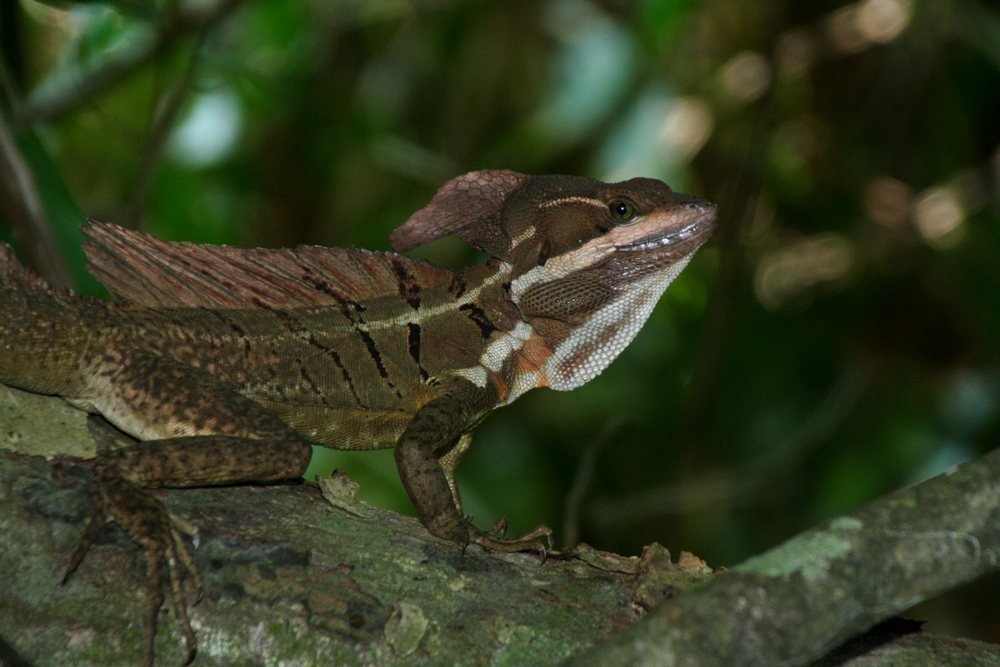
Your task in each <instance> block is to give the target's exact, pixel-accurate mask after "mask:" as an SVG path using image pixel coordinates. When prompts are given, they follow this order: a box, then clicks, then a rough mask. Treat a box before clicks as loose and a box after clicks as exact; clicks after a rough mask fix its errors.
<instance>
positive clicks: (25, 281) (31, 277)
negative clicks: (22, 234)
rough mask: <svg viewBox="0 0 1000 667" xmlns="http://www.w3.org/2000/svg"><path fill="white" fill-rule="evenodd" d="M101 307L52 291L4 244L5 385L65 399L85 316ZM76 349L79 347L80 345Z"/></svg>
mask: <svg viewBox="0 0 1000 667" xmlns="http://www.w3.org/2000/svg"><path fill="white" fill-rule="evenodd" d="M93 301H96V299H91V298H89V297H82V296H80V295H77V294H74V293H73V292H72V291H70V290H68V289H66V288H65V287H60V286H57V285H49V284H48V283H47V282H46V281H44V280H43V279H42V278H40V277H38V276H37V275H35V274H34V273H32V272H31V271H29V270H28V269H27V268H25V267H24V266H23V265H22V264H21V262H20V261H19V260H18V259H17V255H15V254H14V249H13V248H11V247H10V246H9V245H7V244H5V243H0V383H4V384H8V385H11V386H14V387H19V388H21V389H27V390H28V391H35V392H38V393H45V394H55V393H64V392H65V390H66V389H68V388H69V387H68V386H66V385H67V378H66V370H67V369H66V368H65V364H66V363H67V362H68V361H70V360H69V359H68V358H67V355H68V354H73V353H74V352H75V351H76V350H74V349H73V348H74V346H72V345H68V343H69V342H70V341H69V339H70V338H71V337H77V339H78V338H79V334H80V331H81V324H82V321H83V320H84V319H85V318H84V311H85V310H87V308H88V307H89V305H90V303H91V302H93ZM75 347H77V348H78V347H79V345H76V346H75Z"/></svg>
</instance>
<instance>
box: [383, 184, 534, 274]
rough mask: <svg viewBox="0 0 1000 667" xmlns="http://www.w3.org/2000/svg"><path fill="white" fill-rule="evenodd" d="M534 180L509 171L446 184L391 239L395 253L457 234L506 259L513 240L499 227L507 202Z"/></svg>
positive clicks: (480, 248) (473, 244) (472, 244)
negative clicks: (511, 196)
mask: <svg viewBox="0 0 1000 667" xmlns="http://www.w3.org/2000/svg"><path fill="white" fill-rule="evenodd" d="M531 178H532V177H531V176H528V175H526V174H519V173H517V172H515V171H508V170H506V169H485V170H482V171H473V172H469V173H468V174H465V175H463V176H458V177H457V178H453V179H451V180H450V181H448V182H447V183H445V184H444V185H443V186H442V187H441V189H440V190H438V191H437V194H436V195H434V198H433V199H431V201H430V203H429V204H427V206H425V207H424V208H422V209H420V210H419V211H417V212H416V213H414V214H413V215H411V216H410V218H409V219H408V220H407V221H406V222H404V223H403V224H402V225H400V226H399V227H398V228H397V229H396V231H394V232H393V233H392V234H391V235H390V236H389V242H390V243H391V244H392V248H393V250H396V251H397V252H403V251H404V250H409V249H410V248H416V247H417V246H420V245H424V244H425V243H430V242H431V241H436V240H437V239H439V238H443V237H445V236H448V235H449V234H458V237H459V238H461V239H462V240H463V241H465V242H466V243H468V244H469V245H471V246H473V247H474V248H478V249H479V250H482V251H483V252H486V253H489V254H490V255H493V256H494V257H503V256H504V255H505V254H506V253H507V251H508V250H510V243H511V242H510V238H509V237H508V236H507V233H506V232H505V231H504V230H503V229H502V227H501V225H500V220H501V214H502V212H503V206H504V203H505V202H506V201H507V198H508V197H509V196H510V195H511V193H513V192H515V191H516V190H518V189H519V188H521V187H523V186H524V184H525V183H527V182H528V181H529V180H530V179H531Z"/></svg>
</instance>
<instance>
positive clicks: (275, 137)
mask: <svg viewBox="0 0 1000 667" xmlns="http://www.w3.org/2000/svg"><path fill="white" fill-rule="evenodd" d="M212 6H213V0H203V1H201V0H199V1H198V2H194V0H190V1H189V2H180V3H176V2H175V0H163V1H161V2H152V1H150V2H146V1H142V0H120V1H118V2H109V3H96V2H76V3H74V2H69V1H58V2H55V1H54V2H51V3H47V2H46V3H43V2H40V1H39V0H20V3H19V4H15V3H5V4H4V7H5V9H4V10H3V11H2V12H0V21H2V22H0V50H2V52H3V57H4V62H5V77H4V79H5V81H6V83H7V85H6V87H5V89H4V97H3V111H4V113H5V114H9V116H8V117H9V118H11V119H16V120H18V122H20V127H21V133H22V134H21V145H22V150H23V151H24V153H25V155H26V157H27V159H28V161H29V163H30V165H31V166H32V168H33V170H34V172H35V176H36V180H37V181H38V186H39V189H40V191H41V194H42V197H43V200H44V202H45V204H46V206H47V211H48V215H49V217H50V219H51V223H52V224H53V226H54V227H55V228H56V230H57V237H58V238H59V239H60V242H61V243H62V244H63V247H64V250H65V252H66V254H67V257H69V259H70V261H71V263H72V264H73V267H72V268H73V271H74V275H76V276H77V277H78V280H80V283H79V285H78V286H79V287H81V288H82V289H84V290H85V291H88V292H94V290H95V289H97V288H96V287H95V286H94V285H93V284H92V282H85V281H84V280H83V279H82V278H81V276H82V265H83V257H82V254H81V253H80V252H79V249H78V243H79V238H80V237H79V234H78V233H77V232H76V231H75V230H76V227H77V225H79V224H81V223H82V222H83V219H84V214H83V213H81V211H83V212H85V213H86V214H87V215H93V216H95V217H97V218H100V219H106V220H111V221H117V222H121V223H124V224H132V225H137V226H140V227H142V228H143V229H145V230H147V231H149V232H151V233H153V234H155V235H157V236H160V237H162V238H167V239H178V240H189V241H198V242H210V243H232V244H242V245H264V246H284V245H294V244H297V243H313V244H324V245H357V246H363V247H367V248H372V249H387V247H388V246H387V237H388V234H389V232H390V231H391V230H392V229H393V228H394V227H395V226H396V225H398V224H399V223H401V222H402V221H403V220H404V219H406V217H407V216H408V215H409V214H410V213H412V212H413V211H415V210H417V209H418V208H420V207H421V206H423V205H424V204H425V203H426V202H427V201H428V199H429V198H430V196H431V195H432V194H433V193H434V191H435V189H436V188H437V187H438V186H440V185H441V184H442V183H443V182H444V181H445V180H446V179H448V178H450V177H452V176H454V175H457V174H459V173H462V172H464V171H468V170H471V169H476V168H488V167H502V168H509V169H515V170H519V171H526V172H531V173H570V174H580V175H587V176H592V177H597V178H602V179H605V180H619V179H623V178H628V177H631V176H637V175H643V176H653V177H660V178H663V179H665V180H667V181H668V182H669V183H671V184H672V185H673V186H674V187H675V188H676V189H679V190H684V191H688V192H692V193H694V194H698V195H701V196H704V197H706V198H708V199H711V200H713V201H715V202H716V203H718V204H719V206H720V210H721V225H720V229H719V231H718V232H717V233H716V236H715V238H714V239H713V240H712V242H710V244H709V245H708V246H707V247H706V248H704V249H702V250H701V251H700V252H699V254H698V256H697V257H696V258H695V260H694V262H693V263H692V265H691V266H690V268H688V269H687V270H686V271H685V272H684V274H682V276H681V277H680V278H679V279H678V280H677V281H676V283H675V284H674V285H672V286H671V288H670V289H669V290H668V293H667V295H666V296H665V298H664V299H663V300H662V301H661V303H660V304H659V306H658V307H657V308H656V310H655V312H654V313H653V316H652V318H651V319H650V322H649V323H648V324H647V325H646V327H645V328H644V329H643V331H642V332H641V334H640V335H639V337H638V338H637V339H636V341H635V342H634V343H633V344H632V345H631V347H629V348H628V349H627V350H626V351H625V353H624V354H623V355H622V356H621V358H620V359H619V360H618V361H616V362H615V363H614V364H613V365H612V366H611V367H610V368H609V369H608V370H607V371H606V372H605V373H604V374H603V375H602V376H601V377H600V378H598V379H596V380H594V381H593V382H591V383H590V384H589V385H587V386H585V387H583V388H581V389H579V390H576V391H573V392H570V393H566V394H561V393H556V392H552V391H548V390H541V391H537V392H531V393H529V394H528V395H527V396H525V397H523V398H521V399H520V400H519V401H517V403H515V404H514V405H513V406H512V407H510V408H505V409H503V410H500V411H498V412H497V413H496V414H495V415H494V416H492V417H491V418H490V419H489V420H488V421H487V422H486V423H485V424H484V425H483V426H482V427H480V429H479V431H478V433H477V436H476V441H475V444H474V446H473V448H472V450H471V452H470V453H469V455H468V456H467V457H466V461H465V462H464V463H463V465H462V466H461V467H460V469H459V479H460V484H461V485H462V488H463V494H464V499H465V501H466V509H467V510H468V511H470V512H472V514H473V515H474V516H475V517H476V520H477V523H480V524H481V525H490V524H492V522H493V521H494V520H495V519H496V518H497V517H498V516H499V515H501V514H507V515H508V516H509V518H510V523H511V531H512V533H518V532H521V531H523V530H526V529H528V528H530V527H533V526H534V525H535V524H536V523H538V522H546V523H549V524H550V525H553V526H555V527H559V526H561V525H562V522H563V519H564V517H565V516H566V515H567V514H566V508H565V506H564V505H565V503H566V498H567V497H569V491H570V489H571V487H573V485H574V483H575V482H576V483H577V486H578V487H580V486H581V485H583V491H584V493H582V494H581V495H580V497H581V498H582V501H581V502H580V503H579V504H578V505H577V506H574V508H573V510H574V511H573V512H572V515H573V516H578V517H579V522H578V525H575V526H570V527H569V529H570V530H572V531H575V530H578V531H579V535H580V537H581V539H583V540H585V541H587V542H589V543H591V544H593V545H595V546H597V547H600V548H605V549H611V550H616V551H619V552H622V553H628V554H632V553H637V552H638V550H639V549H640V548H641V546H642V545H643V544H646V543H648V542H650V541H653V540H656V541H659V542H661V543H663V544H665V545H666V546H668V547H669V548H670V549H671V550H672V551H673V552H674V553H675V554H676V553H677V552H678V551H679V550H681V549H685V550H690V551H693V552H695V553H696V554H698V555H700V556H702V557H703V558H705V559H707V560H708V562H709V563H711V564H712V565H725V564H732V563H735V562H738V561H739V560H741V559H743V558H745V557H747V556H749V555H751V554H753V553H756V552H759V551H761V550H763V549H765V548H767V547H769V546H772V545H774V544H776V543H777V542H779V541H781V540H782V539H785V538H787V537H789V536H791V535H793V534H794V533H796V532H798V531H800V530H802V529H804V528H806V527H808V526H809V525H811V524H813V523H815V522H817V521H819V520H822V519H824V518H827V517H830V516H831V515H834V514H836V513H838V512H841V511H844V510H847V509H849V508H851V507H854V506H856V505H857V504H859V503H863V502H865V501H866V500H868V499H870V498H872V497H874V496H877V495H879V494H882V493H885V492H887V491H889V490H892V489H894V488H897V487H899V486H901V485H905V484H909V483H912V482H914V481H917V480H920V479H923V478H926V477H928V476H930V475H934V474H937V473H939V472H941V471H943V470H944V469H946V468H947V467H949V466H951V465H953V464H955V463H958V462H960V461H963V460H966V459H968V458H971V457H973V456H975V455H977V454H978V453H980V452H983V451H986V450H987V449H989V448H991V447H992V446H993V445H994V444H995V442H996V441H997V436H998V435H1000V419H998V415H997V407H998V401H1000V374H998V350H1000V219H998V205H1000V180H998V170H1000V152H998V145H1000V11H998V10H996V9H994V8H991V7H988V6H987V5H986V4H985V3H980V2H976V1H975V0H954V1H952V2H935V1H932V0H862V1H861V2H859V3H855V4H845V3H842V2H836V1H832V0H810V1H805V2H801V1H800V2H793V1H792V0H763V1H760V2H737V1H736V0H701V1H697V0H603V1H597V0H589V1H588V0H548V1H545V2H528V1H524V0H520V1H513V2H504V3H491V2H486V1H485V0H465V1H462V0H423V1H420V2H416V1H414V2H404V1H403V0H267V1H265V0H257V1H255V2H246V3H244V4H241V5H239V6H236V7H235V8H234V9H233V10H232V11H231V12H227V13H223V14H220V15H219V16H216V17H214V18H212V19H211V20H207V21H205V20H203V21H202V22H203V23H204V25H196V26H195V29H187V30H182V29H180V28H177V26H178V25H182V23H183V22H180V23H178V22H177V19H176V17H177V16H178V15H184V16H186V17H187V18H186V19H185V20H186V21H188V23H191V22H194V23H195V24H197V22H198V20H199V17H201V19H204V17H205V16H207V15H208V14H207V13H208V12H209V10H210V9H211V8H212ZM164 26H167V27H168V28H171V29H169V30H165V29H164ZM157 35H159V36H160V38H162V39H163V46H162V48H158V49H156V50H155V52H154V53H153V55H152V56H151V57H149V58H146V59H143V60H137V61H136V62H135V63H134V66H132V67H131V68H130V69H129V71H128V73H127V75H126V76H124V77H122V78H121V79H120V81H118V82H117V83H116V84H115V85H91V86H89V88H88V86H87V85H85V80H86V77H85V76H84V74H85V73H86V72H88V71H90V70H91V69H93V68H99V67H101V66H102V64H104V63H107V62H109V61H114V60H115V59H116V58H119V57H123V54H127V53H128V52H129V49H134V48H137V47H141V46H142V45H143V44H144V43H145V42H144V40H146V41H148V40H151V39H156V38H157V37H156V36H157ZM188 73H190V76H188ZM74 87H82V89H83V90H82V92H84V93H85V95H83V96H82V102H81V103H79V104H76V105H74V106H72V107H71V108H69V109H67V110H66V111H65V112H59V113H53V112H49V111H47V110H46V107H45V103H46V99H47V96H51V95H52V94H54V93H59V92H60V91H64V90H66V89H73V88H74ZM171 99H173V100H175V101H176V102H177V103H178V105H177V107H176V114H175V117H171V116H169V115H165V114H166V112H167V110H169V109H170V101H171ZM8 222H9V221H8ZM0 235H2V236H3V238H9V237H10V235H9V234H8V233H7V230H6V229H4V228H3V227H0ZM423 255H424V256H426V257H429V258H431V259H432V260H433V261H435V262H438V263H441V264H444V265H447V266H451V267H455V266H461V265H464V264H467V263H470V262H473V261H478V260H479V259H480V257H479V256H477V255H476V253H474V252H472V251H471V250H469V249H467V248H465V247H464V246H463V245H462V244H461V243H460V242H458V241H456V240H454V239H448V240H443V241H440V242H437V243H436V244H433V245H432V246H431V247H429V248H426V249H425V250H424V252H423ZM599 433H603V435H601V437H598V434H599ZM588 452H589V454H590V456H585V453H588ZM587 461H591V462H592V463H591V464H589V465H588V464H587V463H586V462H587ZM328 464H329V465H341V466H344V467H346V468H347V469H348V471H349V472H350V473H351V474H352V476H354V477H355V478H356V479H358V480H359V481H361V482H362V486H363V494H364V495H365V497H366V498H368V499H370V500H373V501H374V502H378V503H380V504H382V505H386V506H390V507H393V508H396V509H400V510H402V511H411V512H412V510H409V509H408V508H407V501H406V498H405V494H403V492H402V489H401V487H400V485H399V482H398V479H397V478H396V475H395V471H394V465H393V463H392V456H391V453H388V452H380V453H361V454H343V453H335V454H333V455H332V458H331V462H329V463H328ZM560 532H565V529H564V531H560ZM984 586H985V588H984ZM998 588H1000V583H998V582H997V581H995V580H994V581H991V582H987V583H986V584H983V585H982V586H977V587H975V590H974V591H971V592H970V591H967V592H966V593H964V594H963V593H960V594H956V595H955V596H953V597H951V598H948V599H947V600H945V601H942V602H940V603H937V606H934V604H931V605H926V606H925V607H923V608H921V610H919V611H918V612H916V613H917V615H924V616H930V617H931V618H933V619H936V620H935V623H937V627H939V628H943V629H945V630H947V631H954V632H965V633H968V634H973V635H975V636H980V637H984V638H987V639H993V640H994V641H1000V616H998V612H997V611H996V609H995V605H992V606H990V608H988V609H984V607H986V606H989V605H987V604H986V603H987V601H988V600H989V599H993V600H995V599H997V593H998ZM984 591H992V593H991V594H990V595H991V596H992V597H990V595H987V594H986V592H984ZM963 601H966V602H968V601H971V602H969V604H966V605H965V606H963ZM935 610H937V612H936V611H935ZM935 613H938V616H935Z"/></svg>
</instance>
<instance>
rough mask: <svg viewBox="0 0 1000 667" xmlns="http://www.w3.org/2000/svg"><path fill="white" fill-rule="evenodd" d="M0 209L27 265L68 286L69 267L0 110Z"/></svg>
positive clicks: (69, 284) (30, 174) (13, 134)
mask: <svg viewBox="0 0 1000 667" xmlns="http://www.w3.org/2000/svg"><path fill="white" fill-rule="evenodd" d="M0 211H2V212H3V216H4V218H5V219H6V220H7V222H8V223H9V224H10V226H11V230H12V231H13V232H14V239H15V240H16V241H17V244H18V246H19V247H20V250H21V252H22V253H24V257H25V259H26V260H27V262H28V264H29V265H30V266H31V268H33V269H34V270H35V271H36V272H37V273H38V275H40V276H42V277H43V278H45V279H46V280H48V281H49V282H51V283H57V284H59V285H65V286H67V287H72V285H73V283H72V278H70V273H69V268H68V267H67V266H66V260H65V259H64V258H63V255H62V252H60V250H59V246H58V245H56V241H55V237H54V236H53V234H52V226H51V225H50V224H49V218H48V215H47V214H46V212H45V208H44V207H43V206H42V200H41V197H39V196H38V187H37V185H36V184H35V176H34V174H32V173H31V169H30V168H29V167H28V163H27V162H25V160H24V156H23V155H21V149H20V148H18V145H17V137H16V133H15V132H14V130H13V128H11V126H10V125H9V124H8V123H7V119H6V117H5V116H4V114H3V113H2V112H0Z"/></svg>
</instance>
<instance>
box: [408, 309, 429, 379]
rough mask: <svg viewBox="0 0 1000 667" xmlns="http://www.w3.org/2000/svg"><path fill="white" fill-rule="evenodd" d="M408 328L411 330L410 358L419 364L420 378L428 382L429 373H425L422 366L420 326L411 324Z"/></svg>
mask: <svg viewBox="0 0 1000 667" xmlns="http://www.w3.org/2000/svg"><path fill="white" fill-rule="evenodd" d="M407 327H408V328H409V330H410V333H409V336H408V337H407V344H408V347H409V350H410V356H411V357H412V358H413V361H414V362H415V363H416V364H417V369H418V370H419V371H420V377H421V378H422V379H424V380H426V379H427V378H428V375H427V371H425V370H424V367H423V366H421V365H420V325H419V324H417V323H415V322H410V323H409V324H408V325H407Z"/></svg>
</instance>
